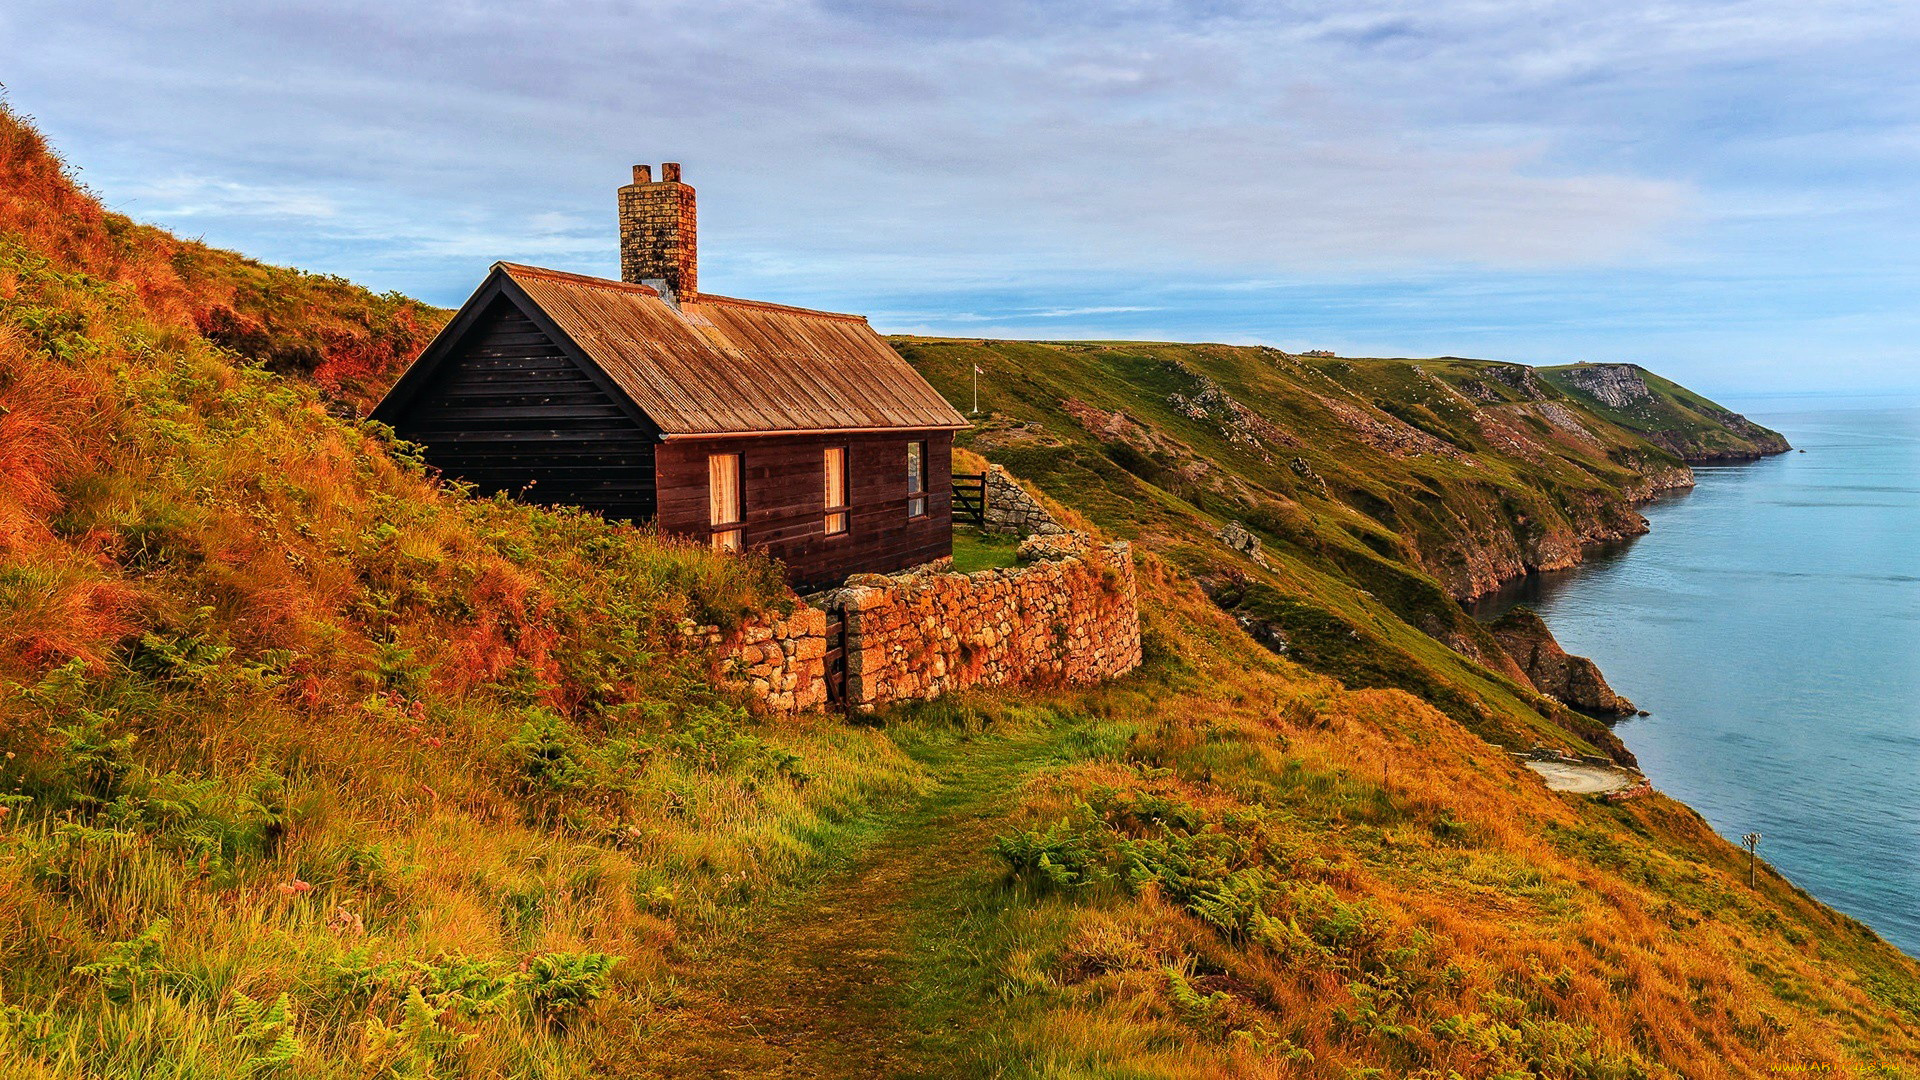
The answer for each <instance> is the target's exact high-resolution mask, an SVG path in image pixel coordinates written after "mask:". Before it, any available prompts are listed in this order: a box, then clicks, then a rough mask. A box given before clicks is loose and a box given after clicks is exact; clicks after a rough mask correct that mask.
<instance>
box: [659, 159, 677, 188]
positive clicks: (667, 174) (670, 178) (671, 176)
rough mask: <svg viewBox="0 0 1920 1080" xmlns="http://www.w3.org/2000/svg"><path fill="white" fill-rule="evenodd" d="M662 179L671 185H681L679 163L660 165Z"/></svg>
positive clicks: (663, 163)
mask: <svg viewBox="0 0 1920 1080" xmlns="http://www.w3.org/2000/svg"><path fill="white" fill-rule="evenodd" d="M660 179H661V180H662V181H663V182H665V183H669V184H677V183H679V182H680V163H679V162H677V161H667V162H662V163H661V165H660Z"/></svg>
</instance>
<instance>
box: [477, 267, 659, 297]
mask: <svg viewBox="0 0 1920 1080" xmlns="http://www.w3.org/2000/svg"><path fill="white" fill-rule="evenodd" d="M493 265H494V266H495V267H496V268H498V269H501V270H505V271H506V272H507V273H508V274H509V275H514V276H520V277H539V278H546V279H547V280H549V281H570V282H573V283H575V284H577V285H592V286H597V287H599V288H602V289H613V290H616V291H619V292H631V293H639V294H640V295H641V296H659V295H660V290H658V289H656V288H654V287H653V286H651V285H638V284H635V283H634V282H631V281H615V280H613V279H612V278H603V277H594V276H593V275H591V274H572V273H568V272H567V271H565V270H549V269H547V268H546V267H544V266H528V265H527V264H525V263H515V262H507V261H505V260H504V259H503V260H501V261H500V262H496V263H494V264H493Z"/></svg>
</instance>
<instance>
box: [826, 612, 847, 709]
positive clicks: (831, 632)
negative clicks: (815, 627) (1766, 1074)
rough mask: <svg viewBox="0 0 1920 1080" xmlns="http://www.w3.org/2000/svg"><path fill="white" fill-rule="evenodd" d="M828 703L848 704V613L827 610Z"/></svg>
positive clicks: (840, 707) (834, 704) (842, 705)
mask: <svg viewBox="0 0 1920 1080" xmlns="http://www.w3.org/2000/svg"><path fill="white" fill-rule="evenodd" d="M826 678H827V705H828V706H829V707H831V708H836V709H843V708H845V707H846V705H847V613H846V612H844V611H840V610H838V609H829V610H828V611H827V660H826Z"/></svg>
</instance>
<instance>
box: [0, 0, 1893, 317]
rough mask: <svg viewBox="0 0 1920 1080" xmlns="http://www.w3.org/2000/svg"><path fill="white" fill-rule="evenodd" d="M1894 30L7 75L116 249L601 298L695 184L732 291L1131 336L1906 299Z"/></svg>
mask: <svg viewBox="0 0 1920 1080" xmlns="http://www.w3.org/2000/svg"><path fill="white" fill-rule="evenodd" d="M1916 37H1920V21H1916V20H1913V19H1911V18H1910V17H1909V13H1908V12H1906V11H1904V10H1902V9H1901V8H1900V7H1899V6H1898V5H1886V4H1882V3H1867V2H1855V0H1819V2H1814V3H1807V2H1805V0H1791V2H1790V0H1702V2H1678V0H1622V2H1621V3H1615V4H1608V5H1600V6H1596V5H1593V4H1591V3H1588V2H1585V0H1542V2H1539V3H1531V4H1526V5H1514V4H1497V3H1488V2H1486V0H1431V2H1420V3H1415V2H1412V0H1337V2H1336V0H1299V2H1296V3H1289V4H1287V5H1275V4H1269V3H1257V2H1253V0H1245V2H1240V0H1120V2H1117V3H1098V4H1094V3H1065V2H1058V0H1056V2H1049V3H1039V2H1028V0H978V2H975V3H970V4H954V3H945V2H939V0H888V2H882V0H653V2H650V3H648V4H645V5H632V4H625V3H615V2H613V0H579V2H575V3H547V4H526V3H513V4H508V3H501V2H489V0H423V2H417V3H407V4H392V3H390V2H387V0H331V2H325V3H322V2H319V0H304V2H293V3H286V4H265V5H261V4H255V5H232V4H227V3H223V2H217V0H200V2H194V0H182V2H176V3H169V4H166V5H152V4H147V3H137V2H133V0H82V2H80V3H73V2H71V0H13V2H12V3H10V4H8V5H7V6H6V7H5V8H4V9H0V70H4V71H6V72H7V73H8V78H9V86H10V88H11V91H12V94H13V98H14V101H15V103H16V104H17V105H18V106H20V107H22V108H23V109H24V110H25V111H28V112H30V113H34V114H36V115H37V116H38V117H39V119H40V120H41V122H42V123H43V124H44V125H45V126H46V127H47V129H48V132H49V134H50V135H51V136H52V137H53V139H54V140H55V142H56V144H57V145H59V146H61V147H62V148H63V149H64V150H65V151H67V152H68V153H69V154H70V156H72V157H73V158H74V159H75V160H76V161H78V162H80V163H82V164H83V165H84V166H85V167H86V169H87V178H88V180H89V182H90V183H92V184H93V186H95V187H96V188H99V189H100V190H102V191H104V192H106V193H107V195H108V197H109V198H110V199H112V200H117V201H120V202H123V203H126V204H127V205H126V208H127V209H128V210H129V211H130V212H133V213H135V214H136V216H140V217H145V218H151V219H155V220H158V221H159V222H160V223H162V224H175V225H178V226H179V227H181V228H183V229H184V230H186V231H189V232H198V233H204V234H205V235H206V236H207V238H208V239H209V240H211V241H213V242H215V243H220V244H224V245H229V246H234V247H238V248H241V249H243V250H246V251H248V252H249V253H251V254H255V255H259V256H261V257H264V258H271V259H277V260H282V261H295V262H299V263H301V264H302V265H306V266H309V267H311V268H314V269H322V270H327V271H331V272H337V273H344V274H348V275H350V276H354V277H357V278H360V279H363V280H367V281H369V282H370V283H372V284H374V285H376V286H379V287H398V288H403V289H407V290H409V291H412V292H415V293H418V294H421V295H425V296H427V297H429V298H431V299H435V300H439V301H441V302H450V301H453V300H456V299H458V298H459V297H460V296H462V295H463V294H464V292H465V291H466V289H467V288H469V287H470V286H471V284H472V282H473V281H475V280H477V278H478V275H479V273H480V271H481V270H483V269H484V267H485V265H486V263H488V262H491V261H492V260H493V259H496V258H514V259H523V260H527V261H535V262H542V261H545V262H556V263H559V264H561V265H563V266H565V267H567V268H570V269H579V270H584V271H588V272H603V273H604V272H611V271H612V270H613V268H614V266H615V252H614V242H613V221H612V198H613V195H612V189H613V188H614V187H615V186H616V185H617V184H619V183H620V182H621V180H622V178H623V177H624V176H625V172H626V168H627V166H629V165H630V164H632V163H633V162H634V161H655V162H657V161H662V160H680V161H682V162H684V163H685V164H686V166H687V169H688V175H689V178H690V179H691V180H692V181H693V182H694V183H696V184H697V185H698V186H699V189H700V198H701V231H702V259H703V263H704V264H705V265H704V266H703V273H702V280H703V281H709V282H712V283H713V285H714V286H715V287H716V288H725V289H726V290H727V291H730V292H735V293H744V294H748V295H752V294H763V295H767V296H769V297H773V298H791V299H795V300H800V301H803V302H819V303H841V304H852V305H861V306H864V307H873V306H884V307H888V308H892V309H895V310H900V311H913V312H923V313H928V314H930V315H934V316H937V318H935V319H930V320H929V321H928V325H935V324H938V323H939V322H940V320H944V321H945V323H946V324H951V325H956V326H957V325H963V324H964V325H968V326H973V325H976V322H970V321H969V320H970V319H972V318H974V317H975V316H978V317H979V318H983V319H986V320H989V321H991V322H993V324H994V325H1009V326H1015V327H1020V326H1026V327H1033V326H1036V325H1039V326H1043V327H1045V328H1046V329H1047V330H1048V332H1050V333H1051V332H1056V331H1060V330H1063V329H1065V328H1066V327H1065V325H1064V324H1069V323H1070V324H1073V326H1075V327H1084V328H1086V329H1088V330H1089V331H1094V332H1099V331H1105V330H1112V329H1115V328H1118V329H1121V330H1126V329H1129V328H1138V329H1140V330H1141V331H1142V332H1146V331H1147V330H1152V331H1154V332H1159V331H1163V330H1164V331H1169V332H1178V331H1179V329H1180V327H1181V326H1182V325H1186V326H1188V327H1189V333H1193V332H1194V329H1193V328H1194V324H1193V323H1191V322H1187V323H1182V322H1181V321H1180V318H1179V313H1177V312H1168V311H1158V310H1152V311H1141V310H1138V309H1139V308H1140V307H1141V305H1140V304H1139V303H1137V300H1138V298H1139V297H1140V296H1142V295H1144V294H1147V293H1148V292H1150V293H1151V295H1152V300H1151V303H1152V305H1153V307H1154V308H1156V309H1157V308H1167V307H1171V306H1172V304H1171V302H1169V301H1168V300H1167V299H1166V298H1165V294H1166V292H1167V290H1169V289H1172V288H1177V287H1179V286H1183V285H1192V286H1194V287H1196V288H1198V289H1201V290H1203V291H1202V292H1200V293H1181V294H1180V295H1181V296H1183V297H1186V298H1187V299H1186V301H1184V302H1192V303H1196V304H1199V305H1200V306H1199V307H1197V308H1196V309H1195V311H1196V312H1201V311H1204V312H1206V313H1208V314H1207V315H1206V317H1207V318H1212V319H1215V320H1216V322H1214V323H1212V324H1208V325H1209V326H1218V327H1221V328H1222V329H1221V331H1220V332H1225V329H1227V328H1230V327H1243V328H1247V331H1246V332H1248V333H1275V332H1278V333H1284V332H1285V328H1284V327H1279V328H1278V329H1276V325H1277V324H1276V323H1275V321H1274V320H1273V319H1272V318H1271V317H1269V316H1267V315H1263V314H1262V313H1260V312H1258V311H1256V310H1255V309H1253V308H1249V307H1242V308H1227V307H1223V306H1221V305H1220V302H1219V300H1218V298H1219V297H1221V296H1226V295H1235V296H1237V297H1239V302H1240V303H1243V304H1260V303H1270V302H1272V298H1273V297H1274V296H1275V295H1276V294H1275V293H1274V292H1273V290H1272V289H1270V288H1268V287H1267V286H1266V285H1265V284H1264V283H1281V284H1285V283H1298V282H1309V281H1317V282H1344V283H1347V284H1348V286H1349V287H1350V289H1361V291H1360V292H1358V293H1355V292H1352V291H1350V292H1349V293H1347V294H1342V295H1345V296H1354V295H1359V296H1362V297H1363V298H1364V299H1367V300H1369V301H1372V300H1376V299H1380V298H1379V297H1375V296H1374V295H1373V294H1372V293H1371V292H1367V291H1366V290H1365V289H1364V288H1362V287H1361V286H1359V285H1356V284H1354V283H1365V282H1374V283H1385V284H1387V285H1393V284H1395V283H1398V284H1399V285H1404V283H1407V282H1420V281H1428V280H1446V281H1449V282H1480V283H1483V284H1486V285H1487V288H1488V289H1489V290H1490V291H1492V292H1494V293H1500V292H1501V291H1502V287H1503V283H1512V282H1525V283H1528V284H1527V285H1526V288H1527V289H1528V290H1531V289H1532V288H1533V287H1534V284H1535V283H1538V284H1539V285H1540V287H1541V288H1543V289H1545V290H1547V291H1551V290H1552V289H1554V288H1556V287H1559V288H1565V289H1573V288H1575V287H1576V286H1575V284H1574V283H1576V282H1578V283H1579V285H1578V286H1577V287H1578V288H1581V289H1592V288H1594V287H1595V284H1594V283H1596V282H1602V283H1604V282H1605V281H1607V280H1616V281H1619V280H1627V277H1623V276H1621V275H1627V276H1630V275H1632V274H1634V273H1639V272H1642V271H1644V270H1645V269H1646V268H1649V267H1654V268H1660V267H1664V268H1667V269H1668V270H1674V269H1675V268H1681V269H1683V270H1684V271H1685V272H1689V273H1691V272H1712V271H1713V270H1714V269H1715V268H1735V267H1744V266H1750V265H1753V264H1755V263H1756V262H1761V261H1766V260H1782V262H1783V265H1784V261H1785V260H1788V258H1789V253H1793V254H1795V255H1797V256H1798V261H1799V263H1800V264H1802V267H1803V268H1804V270H1805V272H1806V273H1808V274H1810V275H1814V274H1817V273H1819V272H1820V271H1819V270H1818V269H1817V265H1818V264H1819V263H1820V260H1821V259H1830V260H1831V262H1832V268H1845V267H1853V266H1863V265H1864V266H1883V267H1886V268H1887V269H1889V270H1899V269H1902V268H1904V267H1906V266H1908V265H1910V262H1909V261H1910V260H1911V259H1912V256H1911V255H1909V254H1908V253H1909V252H1912V251H1915V250H1920V243H1916V241H1920V236H1916V235H1915V233H1916V232H1920V226H1916V225H1915V224H1914V222H1915V221H1920V214H1915V213H1914V212H1913V211H1914V210H1915V209H1916V207H1915V205H1914V204H1915V202H1916V201H1920V200H1916V194H1917V193H1920V192H1917V189H1916V181H1915V180H1914V179H1913V178H1914V177H1916V176H1920V171H1917V170H1915V168H1914V166H1915V165H1916V164H1920V162H1916V160H1915V158H1916V157H1917V156H1920V140H1916V139H1915V138H1914V135H1913V132H1915V131H1920V75H1917V74H1916V73H1915V70H1914V69H1913V67H1912V65H1911V64H1910V62H1909V58H1910V56H1911V55H1912V54H1913V51H1914V46H1915V45H1916V44H1920V42H1916ZM1609 274H1612V275H1615V277H1614V278H1612V279H1608V278H1607V277H1606V275H1609ZM1595 275H1599V276H1598V277H1596V276H1595ZM1556 283H1557V285H1556ZM1236 285H1243V286H1244V287H1240V288H1238V289H1237V290H1236V289H1235V286H1236ZM1600 287H1601V288H1602V289H1603V291H1602V292H1600V293H1592V292H1582V293H1578V294H1576V293H1572V292H1568V293H1565V294H1563V295H1561V297H1560V300H1559V302H1560V303H1561V304H1562V305H1564V306H1568V307H1571V308H1576V309H1580V310H1582V311H1587V312H1602V311H1604V308H1605V300H1604V296H1605V293H1604V284H1603V285H1601V286H1600ZM1468 291H1471V290H1468ZM1199 296H1204V297H1209V298H1211V299H1206V300H1205V301H1204V302H1203V301H1201V300H1198V299H1194V298H1195V297H1199ZM1340 302H1341V300H1340V297H1339V296H1329V297H1328V303H1330V304H1335V305H1336V306H1338V305H1339V304H1340ZM1454 302H1455V303H1458V304H1461V305H1466V304H1468V303H1470V301H1468V300H1466V299H1464V298H1456V300H1455V301H1454ZM1343 310H1345V309H1343ZM1364 310H1365V311H1367V312H1368V313H1370V314H1369V316H1368V317H1391V313H1392V312H1393V311H1394V310H1395V308H1394V306H1393V305H1392V304H1391V303H1388V302H1385V301H1384V300H1382V302H1381V303H1380V304H1378V305H1371V304H1369V305H1368V306H1365V308H1364ZM1456 310H1458V312H1459V313H1460V316H1461V317H1460V320H1459V321H1460V325H1462V326H1480V325H1487V324H1486V323H1484V322H1483V321H1481V320H1478V319H1475V318H1473V317H1472V314H1473V313H1472V311H1471V309H1470V308H1467V307H1460V308H1458V309H1456ZM942 312H944V314H941V313H942ZM1047 312H1060V313H1061V314H1052V315H1050V314H1046V313H1047ZM981 313H984V314H981ZM1382 313H1386V314H1384V315H1383V314H1382ZM1163 316H1164V318H1163ZM1199 317H1201V316H1200V315H1198V314H1194V315H1190V316H1188V318H1189V319H1191V318H1199ZM1146 318H1151V319H1152V320H1153V321H1154V323H1155V325H1153V326H1147V325H1146V323H1144V322H1142V321H1141V320H1143V319H1146ZM1263 320H1264V321H1263ZM1054 324H1062V325H1059V326H1056V325H1054ZM1503 325H1504V321H1503ZM1236 332H1237V331H1236ZM1314 332H1315V333H1316V334H1325V332H1324V330H1321V329H1316V330H1315V331H1314ZM1544 332H1545V331H1543V333H1544ZM1198 333H1199V334H1200V335H1201V336H1209V337H1217V336H1219V333H1216V332H1213V331H1212V330H1211V329H1208V328H1206V327H1202V328H1200V329H1199V331H1198ZM1357 333H1358V332H1357ZM1515 333H1516V334H1518V333H1520V331H1515ZM1332 337H1333V335H1331V334H1325V338H1326V339H1327V340H1331V339H1332ZM1384 339H1385V335H1382V336H1381V337H1379V338H1375V339H1374V340H1384ZM1403 340H1404V339H1403Z"/></svg>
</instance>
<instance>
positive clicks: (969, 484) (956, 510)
mask: <svg viewBox="0 0 1920 1080" xmlns="http://www.w3.org/2000/svg"><path fill="white" fill-rule="evenodd" d="M953 516H954V517H955V518H956V519H960V518H965V519H967V520H969V521H971V522H973V523H974V524H975V525H977V526H979V527H980V528H983V529H984V528H986V525H987V474H986V473H954V474H953Z"/></svg>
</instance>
